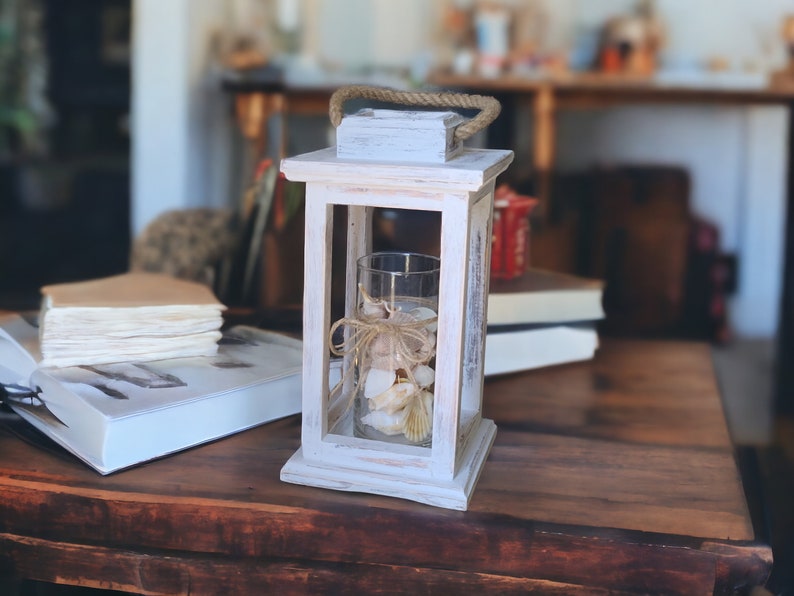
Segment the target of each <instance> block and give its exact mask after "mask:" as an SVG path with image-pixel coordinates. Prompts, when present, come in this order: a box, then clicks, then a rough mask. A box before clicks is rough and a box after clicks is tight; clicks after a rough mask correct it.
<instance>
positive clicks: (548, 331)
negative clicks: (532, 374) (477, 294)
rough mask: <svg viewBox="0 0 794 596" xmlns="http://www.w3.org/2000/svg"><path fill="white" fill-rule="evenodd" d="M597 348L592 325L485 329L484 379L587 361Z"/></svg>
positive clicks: (594, 329)
mask: <svg viewBox="0 0 794 596" xmlns="http://www.w3.org/2000/svg"><path fill="white" fill-rule="evenodd" d="M598 345H599V342H598V332H597V331H596V328H595V324H594V323H581V324H570V325H565V324H560V325H555V324H539V325H527V326H507V327H501V328H500V327H488V333H487V334H486V336H485V371H484V372H485V376H491V375H502V374H507V373H513V372H518V371H522V370H531V369H534V368H543V367H546V366H554V365H558V364H567V363H570V362H581V361H583V360H590V359H591V358H593V356H594V355H595V352H596V350H597V349H598Z"/></svg>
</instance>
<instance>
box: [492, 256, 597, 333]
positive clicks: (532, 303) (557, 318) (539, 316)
mask: <svg viewBox="0 0 794 596" xmlns="http://www.w3.org/2000/svg"><path fill="white" fill-rule="evenodd" d="M603 293H604V284H603V282H602V281H601V280H597V279H590V278H585V277H579V276H576V275H569V274H567V273H559V272H556V271H546V270H543V269H529V270H527V271H526V272H524V273H523V274H522V275H521V276H519V277H516V278H514V279H494V280H491V283H490V290H489V294H488V325H521V324H535V323H572V322H582V321H595V320H598V319H603V318H604V308H603V304H602V299H603Z"/></svg>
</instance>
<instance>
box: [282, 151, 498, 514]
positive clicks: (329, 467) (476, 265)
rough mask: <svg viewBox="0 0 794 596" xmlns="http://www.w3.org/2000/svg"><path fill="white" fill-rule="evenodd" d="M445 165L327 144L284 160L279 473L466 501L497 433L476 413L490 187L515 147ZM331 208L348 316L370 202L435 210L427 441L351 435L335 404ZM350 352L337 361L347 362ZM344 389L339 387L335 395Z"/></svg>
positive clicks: (365, 248) (367, 236)
mask: <svg viewBox="0 0 794 596" xmlns="http://www.w3.org/2000/svg"><path fill="white" fill-rule="evenodd" d="M455 153H456V156H455V157H454V158H452V159H450V160H449V161H447V162H446V163H405V162H395V161H389V160H388V159H377V155H375V156H374V157H375V159H367V160H360V159H350V158H339V157H337V153H336V149H335V148H334V147H331V148H328V149H323V150H320V151H316V152H312V153H308V154H304V155H300V156H297V157H294V158H289V159H285V160H283V162H282V171H283V172H284V174H285V175H286V177H287V178H288V179H290V180H295V181H303V182H306V238H305V242H306V245H305V265H304V267H305V269H304V284H305V285H304V311H303V343H304V353H303V404H302V407H303V419H302V429H301V448H300V449H299V450H298V451H297V452H296V453H295V454H294V455H293V456H292V458H291V459H290V460H289V461H288V462H287V464H286V465H285V466H284V468H283V469H282V472H281V479H282V480H284V481H287V482H292V483H297V484H305V485H310V486H319V487H323V488H331V489H337V490H347V491H358V492H368V493H374V494H383V495H389V496H394V497H399V498H405V499H410V500H414V501H419V502H422V503H427V504H430V505H435V506H439V507H446V508H451V509H463V510H465V509H466V508H467V507H468V503H469V500H470V498H471V494H472V492H473V490H474V486H475V484H476V482H477V479H478V477H479V474H480V471H481V468H482V466H483V463H484V461H485V459H486V458H487V455H488V452H489V450H490V447H491V444H492V443H493V440H494V437H495V435H496V426H495V424H494V423H493V421H491V420H487V419H484V418H483V417H482V385H483V361H484V341H485V326H486V309H487V296H488V277H489V270H490V245H491V242H490V239H491V222H492V213H493V194H494V186H495V179H496V176H497V175H498V174H499V173H501V172H502V171H504V170H505V169H506V168H507V166H508V165H509V163H510V162H511V161H512V158H513V153H512V152H511V151H501V150H476V149H463V150H460V149H459V148H458V149H455ZM335 205H346V206H347V211H348V225H347V256H346V286H345V287H346V307H345V308H346V315H347V316H350V314H351V313H352V312H353V310H354V308H355V300H356V261H357V259H358V258H359V257H361V256H363V255H365V254H368V253H369V252H371V249H372V214H373V210H374V209H375V208H377V207H383V208H392V209H410V210H428V211H438V212H440V213H441V239H440V246H441V251H440V257H441V271H440V286H441V287H440V293H439V312H438V334H437V351H436V383H435V404H434V416H433V434H432V436H433V439H432V446H431V447H418V446H413V445H400V444H393V443H384V442H379V441H372V440H370V439H364V438H358V437H355V436H353V433H352V431H350V430H349V426H350V425H348V430H344V428H345V424H346V421H345V411H346V410H347V407H346V406H347V400H346V398H344V397H343V398H342V399H341V400H339V401H338V402H337V403H331V402H330V401H329V399H328V396H329V390H330V386H329V383H330V382H329V375H330V372H329V371H330V357H329V343H328V342H329V340H328V332H329V328H330V325H331V323H332V321H331V315H330V303H331V250H332V231H333V214H334V209H333V208H334V206H335ZM350 360H352V359H348V361H347V362H344V363H343V364H342V366H343V369H346V367H349V366H351V365H352V362H351V361H350ZM344 393H346V392H343V394H344Z"/></svg>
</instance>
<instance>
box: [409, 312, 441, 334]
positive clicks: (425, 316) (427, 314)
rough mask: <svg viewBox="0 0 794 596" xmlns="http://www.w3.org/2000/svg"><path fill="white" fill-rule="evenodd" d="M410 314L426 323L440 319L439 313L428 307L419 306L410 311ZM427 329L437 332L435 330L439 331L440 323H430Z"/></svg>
mask: <svg viewBox="0 0 794 596" xmlns="http://www.w3.org/2000/svg"><path fill="white" fill-rule="evenodd" d="M408 314H409V315H411V316H412V317H413V318H414V319H415V320H417V321H425V320H427V319H435V318H437V317H438V313H436V311H434V310H433V309H432V308H428V307H427V306H417V307H416V308H413V309H411V310H409V311H408ZM425 329H427V330H428V331H433V332H435V330H436V329H438V321H437V320H436V321H433V322H432V323H428V324H427V327H425Z"/></svg>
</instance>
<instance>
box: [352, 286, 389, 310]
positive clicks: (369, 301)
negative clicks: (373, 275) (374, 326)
mask: <svg viewBox="0 0 794 596" xmlns="http://www.w3.org/2000/svg"><path fill="white" fill-rule="evenodd" d="M358 291H359V293H360V294H361V299H362V300H361V304H360V305H359V307H358V309H359V313H361V314H362V315H364V316H365V317H367V318H372V319H385V318H386V315H387V314H388V313H387V310H386V304H385V303H384V302H383V300H380V299H377V298H373V297H372V296H370V295H369V293H368V292H367V291H366V290H365V289H364V285H363V284H358Z"/></svg>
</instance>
